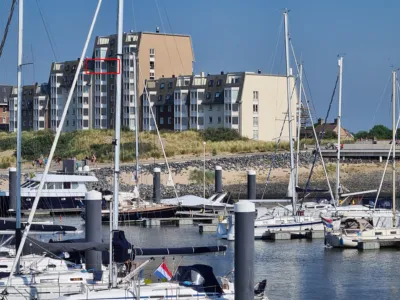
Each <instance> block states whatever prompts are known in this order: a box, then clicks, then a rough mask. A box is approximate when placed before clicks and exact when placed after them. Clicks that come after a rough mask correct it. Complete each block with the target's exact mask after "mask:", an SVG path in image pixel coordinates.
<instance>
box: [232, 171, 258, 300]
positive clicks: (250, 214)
mask: <svg viewBox="0 0 400 300" xmlns="http://www.w3.org/2000/svg"><path fill="white" fill-rule="evenodd" d="M254 177H255V176H254ZM255 210H256V208H255V205H254V203H252V202H250V201H247V200H241V201H239V202H238V203H236V204H235V299H237V300H247V299H254V213H255Z"/></svg>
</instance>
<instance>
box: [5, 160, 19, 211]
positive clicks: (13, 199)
mask: <svg viewBox="0 0 400 300" xmlns="http://www.w3.org/2000/svg"><path fill="white" fill-rule="evenodd" d="M20 184H21V183H20ZM17 187H18V185H17V169H16V168H9V169H8V192H9V197H8V209H12V210H14V211H15V210H16V209H17Z"/></svg>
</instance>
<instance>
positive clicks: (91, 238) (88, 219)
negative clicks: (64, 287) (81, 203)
mask: <svg viewBox="0 0 400 300" xmlns="http://www.w3.org/2000/svg"><path fill="white" fill-rule="evenodd" d="M101 202H102V194H101V193H100V192H97V191H90V192H87V193H86V197H85V238H86V242H92V243H101V242H102V240H101V239H102V234H101V228H102V227H101ZM85 258H86V269H87V270H93V273H95V276H94V277H97V276H96V273H97V274H99V273H100V274H101V266H102V255H101V252H100V251H92V250H90V251H86V253H85Z"/></svg>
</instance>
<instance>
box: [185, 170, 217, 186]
mask: <svg viewBox="0 0 400 300" xmlns="http://www.w3.org/2000/svg"><path fill="white" fill-rule="evenodd" d="M205 177H206V184H212V183H214V172H212V171H208V170H206V172H205ZM189 182H190V183H194V184H198V185H200V184H203V182H204V170H199V169H193V170H191V171H190V172H189Z"/></svg>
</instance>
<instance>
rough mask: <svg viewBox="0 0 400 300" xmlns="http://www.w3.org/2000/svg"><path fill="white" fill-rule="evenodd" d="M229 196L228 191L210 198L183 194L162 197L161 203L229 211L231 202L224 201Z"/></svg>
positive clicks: (186, 207)
mask: <svg viewBox="0 0 400 300" xmlns="http://www.w3.org/2000/svg"><path fill="white" fill-rule="evenodd" d="M228 196H229V194H228V193H221V194H214V195H212V196H211V197H210V198H207V199H205V198H202V197H197V196H194V195H185V196H182V197H179V198H171V199H163V200H161V203H162V204H166V205H176V206H179V207H180V208H184V209H188V210H190V209H191V210H200V209H205V210H212V211H219V210H228V211H231V210H233V208H234V205H233V204H232V203H226V202H224V201H227V200H226V198H227V197H228Z"/></svg>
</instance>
